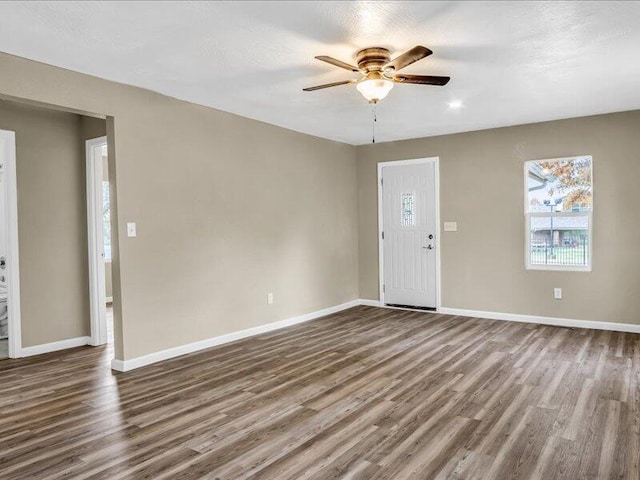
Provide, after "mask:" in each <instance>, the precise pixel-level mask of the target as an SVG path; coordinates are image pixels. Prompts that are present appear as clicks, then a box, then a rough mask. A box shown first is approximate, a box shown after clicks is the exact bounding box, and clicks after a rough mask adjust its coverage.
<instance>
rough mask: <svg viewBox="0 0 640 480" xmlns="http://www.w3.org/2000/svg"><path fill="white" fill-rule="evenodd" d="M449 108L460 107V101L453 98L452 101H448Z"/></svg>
mask: <svg viewBox="0 0 640 480" xmlns="http://www.w3.org/2000/svg"><path fill="white" fill-rule="evenodd" d="M449 108H462V101H461V100H454V101H452V102H449Z"/></svg>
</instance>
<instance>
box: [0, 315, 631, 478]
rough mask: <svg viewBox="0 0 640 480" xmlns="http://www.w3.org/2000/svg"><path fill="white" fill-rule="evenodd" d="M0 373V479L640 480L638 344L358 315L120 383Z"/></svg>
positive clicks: (93, 358)
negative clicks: (458, 479) (627, 479)
mask: <svg viewBox="0 0 640 480" xmlns="http://www.w3.org/2000/svg"><path fill="white" fill-rule="evenodd" d="M110 356H111V355H110V351H109V349H108V348H105V347H96V348H92V347H83V348H78V349H74V350H70V351H67V352H64V353H56V354H51V355H45V356H40V357H36V358H29V359H24V360H4V361H2V362H0V386H1V390H0V392H1V393H0V478H1V479H3V480H7V479H48V480H54V479H63V478H73V479H84V478H91V479H110V480H112V479H120V478H133V479H138V478H141V479H142V478H150V479H165V478H167V479H195V478H210V479H245V478H252V479H278V480H280V479H302V478H308V479H335V478H343V479H367V480H377V479H393V480H401V479H408V478H415V479H445V478H456V479H457V478H476V479H483V480H484V479H520V478H531V479H545V480H546V479H587V478H591V479H596V478H597V479H608V478H629V479H638V478H640V473H639V472H640V470H639V464H640V387H639V385H640V336H638V335H633V334H624V333H615V332H605V331H596V330H571V329H566V328H558V327H548V326H537V325H531V324H519V323H508V322H499V321H491V320H482V319H469V318H463V317H452V316H446V315H439V314H435V313H426V312H409V311H401V310H388V309H377V308H371V307H357V308H354V309H350V310H347V311H344V312H341V313H339V314H335V315H331V316H328V317H325V318H322V319H319V320H316V321H313V322H309V323H306V324H301V325H297V326H294V327H291V328H287V329H284V330H279V331H275V332H271V333H268V334H264V335H261V336H259V337H254V338H251V339H247V340H243V341H239V342H236V343H233V344H228V345H225V346H221V347H218V348H213V349H210V350H207V351H204V352H201V353H198V354H193V355H188V356H184V357H180V358H178V359H175V360H171V361H167V362H163V363H161V364H156V365H152V366H149V367H146V368H142V369H139V370H135V371H132V372H129V373H119V374H114V373H112V372H111V371H110V370H109V368H108V358H109V357H110Z"/></svg>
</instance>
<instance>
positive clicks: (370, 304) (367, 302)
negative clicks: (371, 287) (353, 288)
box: [358, 298, 380, 307]
mask: <svg viewBox="0 0 640 480" xmlns="http://www.w3.org/2000/svg"><path fill="white" fill-rule="evenodd" d="M358 304H359V305H366V306H367V307H379V306H380V302H379V301H378V300H365V299H364V298H361V299H359V300H358Z"/></svg>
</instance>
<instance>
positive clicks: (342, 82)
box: [302, 80, 357, 92]
mask: <svg viewBox="0 0 640 480" xmlns="http://www.w3.org/2000/svg"><path fill="white" fill-rule="evenodd" d="M355 82H357V80H343V81H341V82H333V83H325V84H324V85H316V86H315V87H307V88H303V89H302V90H303V91H304V92H313V91H314V90H322V89H323V88H329V87H337V86H338V85H348V84H349V83H355Z"/></svg>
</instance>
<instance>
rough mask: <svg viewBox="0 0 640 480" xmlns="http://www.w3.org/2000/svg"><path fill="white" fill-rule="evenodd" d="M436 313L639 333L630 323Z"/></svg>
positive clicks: (449, 310)
mask: <svg viewBox="0 0 640 480" xmlns="http://www.w3.org/2000/svg"><path fill="white" fill-rule="evenodd" d="M438 312H439V313H444V314H447V315H460V316H463V317H478V318H487V319H491V320H505V321H507V322H522V323H538V324H540V325H553V326H557V327H571V328H591V329H594V330H611V331H614V332H629V333H640V325H633V324H630V323H613V322H599V321H595V320H576V319H572V318H558V317H541V316H538V315H521V314H518V313H500V312H485V311H481V310H465V309H462V308H448V307H441V308H440V309H439V310H438Z"/></svg>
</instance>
